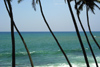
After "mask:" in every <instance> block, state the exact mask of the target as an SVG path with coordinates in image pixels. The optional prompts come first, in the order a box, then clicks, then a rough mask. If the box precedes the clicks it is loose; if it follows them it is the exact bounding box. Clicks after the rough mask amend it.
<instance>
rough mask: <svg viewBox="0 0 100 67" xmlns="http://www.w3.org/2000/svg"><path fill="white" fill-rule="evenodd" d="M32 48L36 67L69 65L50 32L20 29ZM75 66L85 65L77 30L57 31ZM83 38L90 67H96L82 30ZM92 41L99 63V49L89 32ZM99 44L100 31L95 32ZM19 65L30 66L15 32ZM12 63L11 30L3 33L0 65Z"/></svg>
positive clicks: (31, 52)
mask: <svg viewBox="0 0 100 67" xmlns="http://www.w3.org/2000/svg"><path fill="white" fill-rule="evenodd" d="M21 34H22V36H23V38H24V40H25V42H26V44H27V47H28V49H29V51H30V54H31V57H32V60H33V64H34V66H35V67H69V65H68V63H67V61H66V59H65V57H64V56H63V54H62V52H61V51H60V49H59V47H58V46H57V43H56V41H55V40H54V38H53V37H52V35H51V34H50V32H21ZM54 34H55V36H56V37H57V39H58V41H59V43H60V45H61V46H62V48H63V50H64V51H65V53H66V55H67V56H68V59H69V60H70V62H71V64H72V66H73V67H86V64H85V60H84V56H83V53H82V49H81V46H80V43H79V41H78V38H77V34H76V32H54ZM80 34H81V38H82V41H83V44H84V47H85V50H86V54H87V56H88V60H89V63H90V67H96V66H95V62H94V59H93V57H92V54H91V51H90V48H89V46H88V44H87V41H86V38H85V36H84V33H83V32H80ZM87 35H88V38H89V41H90V43H91V46H92V48H93V51H94V54H95V56H96V59H97V61H98V65H99V66H100V50H99V48H98V47H97V46H96V44H95V42H94V41H93V39H92V37H91V35H90V34H89V32H87ZM93 35H94V37H95V39H96V40H97V42H98V43H99V44H100V32H93ZM15 46H16V47H15V48H16V67H31V65H30V61H29V57H28V54H27V52H26V50H25V47H24V44H23V42H22V41H21V39H20V37H19V35H18V33H17V32H15ZM11 66H12V45H11V34H10V32H0V67H11Z"/></svg>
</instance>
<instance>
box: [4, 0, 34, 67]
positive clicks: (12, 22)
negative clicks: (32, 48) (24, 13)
mask: <svg viewBox="0 0 100 67" xmlns="http://www.w3.org/2000/svg"><path fill="white" fill-rule="evenodd" d="M6 2H7V3H8V6H7V4H6ZM4 3H5V6H6V9H7V12H8V14H9V17H10V19H11V36H12V67H15V38H14V27H15V29H16V30H17V32H18V34H19V36H20V37H21V39H22V41H23V43H24V46H25V48H26V51H27V53H28V56H29V59H30V62H31V66H32V67H34V65H33V62H32V59H31V56H30V53H29V50H28V48H27V45H26V43H25V41H24V39H23V37H22V35H21V33H20V32H19V30H18V28H17V26H16V25H15V22H14V20H13V12H12V7H11V3H10V0H4Z"/></svg>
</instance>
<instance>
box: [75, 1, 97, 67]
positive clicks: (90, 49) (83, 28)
mask: <svg viewBox="0 0 100 67" xmlns="http://www.w3.org/2000/svg"><path fill="white" fill-rule="evenodd" d="M75 4H76V0H75ZM76 9H77V6H76ZM76 11H77V10H76ZM77 17H78V20H79V23H80V25H81V28H82V30H83V32H84V34H85V37H86V40H87V43H88V45H89V48H90V50H91V53H92V56H93V58H94V61H95V63H96V67H98V63H97V60H96V57H95V54H94V52H93V50H92V47H91V44H90V42H89V39H88V36H87V34H86V32H85V29H84V27H83V25H82V22H81V19H80V17H79V13H78V11H77Z"/></svg>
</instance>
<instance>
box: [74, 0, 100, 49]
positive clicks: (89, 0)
mask: <svg viewBox="0 0 100 67" xmlns="http://www.w3.org/2000/svg"><path fill="white" fill-rule="evenodd" d="M95 2H96V3H100V1H99V0H78V2H76V5H75V8H76V6H78V8H77V10H78V12H79V13H80V11H81V10H83V6H84V5H86V10H89V9H90V10H91V11H92V12H93V14H95V13H94V7H97V8H98V9H100V7H99V6H98V5H97V4H95ZM87 8H88V9H87ZM86 12H88V11H86ZM87 14H88V13H87ZM87 24H88V28H89V32H90V34H91V36H92V38H93V40H94V42H95V43H96V45H97V46H98V48H99V49H100V46H99V44H98V42H97V41H96V39H95V38H94V36H93V34H92V32H91V28H90V24H89V17H88V15H87Z"/></svg>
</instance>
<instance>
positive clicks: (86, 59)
mask: <svg viewBox="0 0 100 67" xmlns="http://www.w3.org/2000/svg"><path fill="white" fill-rule="evenodd" d="M67 2H68V6H69V10H70V13H71V16H72V19H73V23H74V26H75V29H76V32H77V36H78V39H79V42H80V45H81V48H82V50H83V54H84V58H85V62H86V64H87V67H89V62H88V58H87V55H86V52H85V48H84V45H83V42H82V39H81V36H80V33H79V30H78V27H77V23H76V20H75V17H74V14H73V12H72V8H71V5H70V1H69V0H67Z"/></svg>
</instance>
